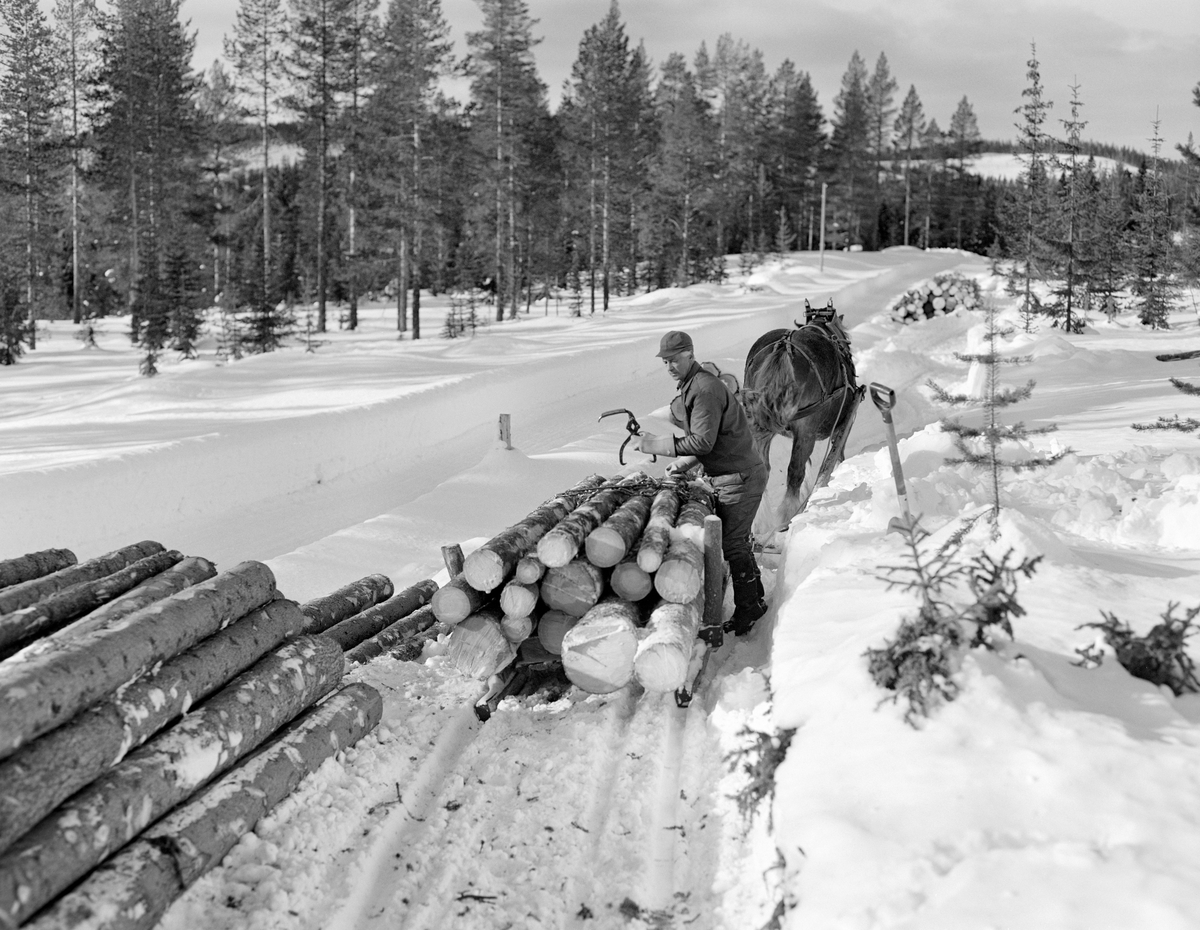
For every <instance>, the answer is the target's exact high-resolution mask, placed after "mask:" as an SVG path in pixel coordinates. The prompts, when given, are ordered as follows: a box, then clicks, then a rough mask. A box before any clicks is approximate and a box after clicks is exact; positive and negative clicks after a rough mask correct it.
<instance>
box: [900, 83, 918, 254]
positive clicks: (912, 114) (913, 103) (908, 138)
mask: <svg viewBox="0 0 1200 930" xmlns="http://www.w3.org/2000/svg"><path fill="white" fill-rule="evenodd" d="M892 131H893V132H894V133H895V144H896V147H897V148H898V149H899V150H900V151H902V152H903V153H904V244H905V245H908V244H909V242H910V238H909V223H910V221H911V218H912V156H913V151H914V150H915V149H916V148H917V146H918V145H919V144H920V140H921V137H922V135H923V134H924V133H925V108H924V107H922V106H921V98H920V97H919V96H918V95H917V88H916V86H915V85H912V84H910V85H909V86H908V93H907V94H905V95H904V103H902V104H901V105H900V114H899V115H898V116H897V117H896V122H895V124H894V125H893V126H892Z"/></svg>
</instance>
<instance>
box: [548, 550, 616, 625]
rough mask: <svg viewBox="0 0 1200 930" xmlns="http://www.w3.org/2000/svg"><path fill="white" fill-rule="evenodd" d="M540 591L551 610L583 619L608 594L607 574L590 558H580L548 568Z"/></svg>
mask: <svg viewBox="0 0 1200 930" xmlns="http://www.w3.org/2000/svg"><path fill="white" fill-rule="evenodd" d="M540 590H541V594H542V600H543V601H545V602H546V606H547V607H550V608H551V609H553V610H561V611H563V612H565V613H568V614H571V615H572V616H575V617H582V616H583V615H584V614H586V613H587V612H588V611H589V610H591V609H592V607H594V606H595V604H596V602H597V601H598V600H600V595H601V594H603V593H604V575H603V574H602V573H601V571H600V569H598V568H596V566H595V565H593V564H592V563H591V562H589V561H588V560H587V559H576V560H575V561H573V562H568V563H567V564H566V565H563V566H562V567H560V568H551V569H548V570H547V571H546V577H545V578H543V579H542V585H541V589H540Z"/></svg>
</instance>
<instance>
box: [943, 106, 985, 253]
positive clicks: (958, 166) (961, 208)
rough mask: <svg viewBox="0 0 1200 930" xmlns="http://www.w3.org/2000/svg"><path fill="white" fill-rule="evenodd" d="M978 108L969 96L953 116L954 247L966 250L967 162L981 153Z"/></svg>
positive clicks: (951, 131) (951, 122) (950, 137)
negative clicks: (972, 103) (964, 230)
mask: <svg viewBox="0 0 1200 930" xmlns="http://www.w3.org/2000/svg"><path fill="white" fill-rule="evenodd" d="M981 138H982V137H981V136H980V134H979V123H978V121H977V120H976V118H975V109H974V108H973V107H972V106H971V101H969V100H968V99H967V98H966V97H965V96H964V97H963V98H962V100H960V101H959V102H958V106H957V107H956V108H955V110H954V115H953V116H952V117H950V132H949V143H950V154H951V156H952V157H953V159H954V162H955V164H954V246H955V248H958V249H961V248H962V247H963V214H964V212H965V211H966V209H967V201H968V199H969V192H968V189H967V183H968V178H967V160H968V159H969V158H970V157H971V156H973V155H974V154H975V153H976V152H977V151H978V150H979V143H980V140H981Z"/></svg>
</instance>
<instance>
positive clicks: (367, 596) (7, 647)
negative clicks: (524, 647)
mask: <svg viewBox="0 0 1200 930" xmlns="http://www.w3.org/2000/svg"><path fill="white" fill-rule="evenodd" d="M436 588H437V585H436V584H435V583H434V582H433V581H430V580H427V581H423V582H419V583H418V584H416V585H413V586H411V587H410V588H407V589H406V590H404V591H401V592H400V593H398V594H395V593H394V592H393V588H392V583H391V581H390V580H388V579H387V578H386V577H384V576H382V575H371V576H368V577H366V578H363V579H360V580H359V581H356V582H354V583H353V584H350V585H347V586H346V587H344V588H341V589H339V590H338V591H335V592H333V593H332V594H330V595H328V596H326V597H323V598H317V599H316V600H314V601H310V602H309V603H307V604H305V605H304V606H303V607H301V605H299V604H297V603H296V602H294V601H291V600H288V599H286V598H284V597H283V596H282V595H281V594H280V593H279V591H278V590H277V588H276V584H275V578H274V575H273V574H272V572H271V570H270V569H269V568H268V567H267V566H266V565H264V564H262V563H260V562H243V563H241V564H240V565H236V566H234V567H233V568H231V569H229V570H227V571H225V572H220V573H218V572H217V570H216V568H215V566H213V565H212V563H210V562H208V561H207V560H205V559H200V558H185V557H184V556H183V555H182V554H181V553H179V552H174V551H170V550H167V549H165V548H164V547H163V546H162V545H160V544H158V543H156V542H148V541H147V542H141V543H137V544H135V545H133V546H126V547H124V548H122V549H119V550H116V551H115V552H112V553H109V554H107V555H104V556H100V557H99V558H95V559H89V560H87V561H85V562H80V561H79V560H78V559H77V558H76V557H75V555H74V553H72V552H70V551H69V550H65V549H52V550H45V551H43V552H37V553H30V554H28V555H25V556H21V557H19V558H15V559H10V560H7V561H0V650H2V651H0V656H3V661H0V927H18V926H32V927H77V926H90V927H147V928H148V927H152V926H153V925H154V924H155V923H156V922H157V921H158V918H159V917H160V916H161V915H162V913H163V912H164V911H165V910H166V908H167V907H168V906H169V905H170V903H171V901H173V900H174V899H175V898H176V897H178V895H179V894H181V893H182V892H183V890H184V889H186V888H187V887H188V886H189V885H190V884H191V883H192V882H194V881H195V880H196V879H197V878H199V877H200V876H201V875H202V874H204V872H206V871H207V870H208V869H210V868H212V867H214V866H215V865H217V864H218V863H219V862H220V860H221V858H222V857H223V856H224V855H225V853H226V852H227V851H228V850H229V849H230V848H231V847H232V846H233V845H234V844H235V843H236V842H237V840H238V839H239V838H240V837H241V836H242V835H244V834H245V833H246V832H248V831H249V830H252V829H253V828H254V826H255V825H256V824H257V822H258V821H259V820H260V819H261V818H262V817H263V816H264V815H265V814H266V813H267V812H268V811H269V810H270V809H271V808H272V807H273V806H274V805H275V804H277V803H278V802H279V801H280V800H282V799H283V798H284V797H286V796H287V795H288V794H289V793H290V792H291V791H292V790H294V789H295V788H296V786H297V785H298V784H299V783H300V781H301V780H302V779H303V778H304V777H305V775H307V774H308V773H310V772H312V771H313V770H314V769H315V768H317V767H318V766H319V765H320V764H321V762H322V761H324V760H325V759H326V758H329V757H330V756H332V755H333V754H335V753H336V752H338V751H340V750H342V749H345V748H346V747H348V746H350V745H353V744H354V743H355V742H356V741H358V740H359V739H361V738H362V736H364V735H365V734H366V733H368V732H370V731H371V730H372V729H374V727H375V726H376V724H377V723H378V722H379V720H380V717H381V714H382V700H381V698H380V696H379V694H378V693H377V692H376V691H375V690H374V689H372V688H370V687H368V686H366V685H363V684H351V685H346V686H343V676H344V673H345V670H346V668H347V667H348V666H349V664H350V663H348V662H347V656H348V655H353V654H354V653H355V652H356V651H358V650H363V649H364V647H366V648H368V650H369V644H370V643H372V642H377V641H379V640H380V638H381V637H385V636H386V635H388V633H389V631H392V633H391V635H392V639H391V640H390V642H393V643H395V642H402V641H403V636H400V635H398V634H397V633H396V632H395V631H396V630H397V629H398V628H402V632H403V633H404V634H408V635H412V634H413V632H414V631H419V630H424V629H426V628H427V627H428V626H429V625H430V624H432V623H433V621H434V618H433V615H432V610H431V608H429V606H428V603H429V601H430V599H431V597H432V596H433V593H434V591H435V590H436ZM381 651H382V650H381ZM68 889H71V890H70V893H69V894H66V895H65V896H64V893H65V892H67V891H68Z"/></svg>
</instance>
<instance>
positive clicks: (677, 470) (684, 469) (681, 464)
mask: <svg viewBox="0 0 1200 930" xmlns="http://www.w3.org/2000/svg"><path fill="white" fill-rule="evenodd" d="M698 464H700V463H699V461H698V460H697V459H696V457H695V456H694V455H683V456H680V457H679V458H677V459H676V460H675V461H674V462H672V463H671V464H670V465H668V466H667V477H668V478H675V477H677V476H679V475H686V474H687V473H688V472H689V471H691V470H692V469H693V468H695V467H696V466H697V465H698Z"/></svg>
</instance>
